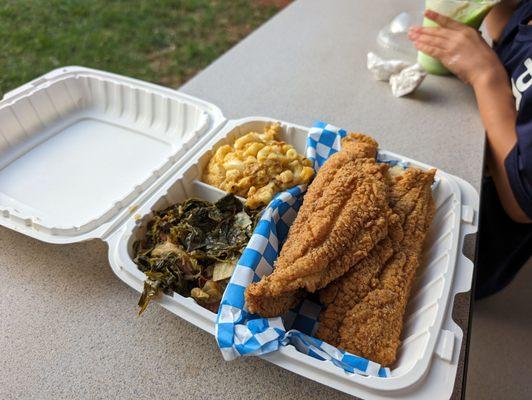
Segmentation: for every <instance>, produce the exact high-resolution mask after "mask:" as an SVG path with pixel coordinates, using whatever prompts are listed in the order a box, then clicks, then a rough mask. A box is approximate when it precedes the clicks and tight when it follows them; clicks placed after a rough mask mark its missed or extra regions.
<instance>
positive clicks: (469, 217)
mask: <svg viewBox="0 0 532 400" xmlns="http://www.w3.org/2000/svg"><path fill="white" fill-rule="evenodd" d="M474 220H475V209H474V208H473V207H472V206H468V205H464V206H462V221H464V222H466V223H468V224H472V223H473V221H474Z"/></svg>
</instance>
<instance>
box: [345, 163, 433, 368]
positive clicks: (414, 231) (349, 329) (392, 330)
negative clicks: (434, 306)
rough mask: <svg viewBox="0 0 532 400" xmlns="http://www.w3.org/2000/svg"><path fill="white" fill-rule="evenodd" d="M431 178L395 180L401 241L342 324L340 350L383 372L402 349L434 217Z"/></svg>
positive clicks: (411, 175)
mask: <svg viewBox="0 0 532 400" xmlns="http://www.w3.org/2000/svg"><path fill="white" fill-rule="evenodd" d="M435 172H436V171H435V170H430V171H428V172H424V171H421V170H419V169H415V168H409V169H408V170H406V172H404V174H402V175H401V176H398V177H397V178H396V182H395V183H394V184H393V185H392V189H391V190H390V206H391V208H392V211H393V212H394V213H395V214H397V215H398V217H399V218H400V220H401V224H402V228H403V239H402V240H401V241H400V242H394V243H393V248H394V249H393V255H392V257H391V258H390V259H389V260H388V262H387V263H386V265H385V267H384V269H383V271H382V273H381V276H380V277H379V283H378V285H377V287H376V288H375V289H373V290H371V291H369V293H368V294H367V295H366V296H365V297H364V298H363V299H362V300H361V301H359V302H357V303H356V304H355V305H354V306H353V308H352V309H351V310H349V311H348V312H347V314H346V316H345V318H344V319H343V321H342V323H341V324H340V329H339V332H340V337H339V341H338V347H340V348H343V349H345V350H347V351H349V352H351V353H353V354H357V355H361V356H363V357H366V358H368V359H370V360H372V361H375V362H378V363H380V364H381V365H383V366H390V365H391V364H393V363H394V362H395V359H396V353H397V349H398V347H399V345H400V335H401V331H402V329H403V317H404V313H405V309H406V304H407V302H408V298H409V296H410V290H411V288H412V284H413V282H414V278H415V274H416V270H417V268H418V267H419V264H420V258H421V251H422V248H423V242H424V240H425V236H426V234H427V231H428V229H429V226H430V223H431V222H432V219H433V217H434V213H435V205H434V200H433V198H432V189H431V185H432V183H433V182H434V174H435Z"/></svg>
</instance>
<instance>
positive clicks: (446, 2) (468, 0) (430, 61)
mask: <svg viewBox="0 0 532 400" xmlns="http://www.w3.org/2000/svg"><path fill="white" fill-rule="evenodd" d="M498 2H499V0H425V8H426V9H427V10H432V11H436V12H437V13H439V14H442V15H445V16H447V17H450V18H452V19H454V20H456V21H458V22H461V23H463V24H466V25H468V26H471V27H472V28H475V29H478V28H479V27H480V24H482V21H483V20H484V17H485V16H486V15H487V14H488V12H490V10H491V9H492V8H493V6H495V5H496V4H497V3H498ZM423 26H428V27H434V26H438V25H437V24H436V23H435V22H434V21H431V20H430V19H428V18H424V19H423ZM417 61H418V63H419V64H420V65H421V67H423V69H424V70H425V71H427V72H428V73H429V74H435V75H446V74H449V70H448V69H447V68H445V67H444V66H443V64H442V63H441V62H440V61H438V60H437V59H435V58H433V57H430V56H428V55H426V54H425V53H422V52H421V51H420V52H418V56H417Z"/></svg>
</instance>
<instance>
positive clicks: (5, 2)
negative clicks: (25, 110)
mask: <svg viewBox="0 0 532 400" xmlns="http://www.w3.org/2000/svg"><path fill="white" fill-rule="evenodd" d="M280 3H283V2H279V1H264V0H263V1H257V0H129V1H126V0H108V1H106V0H1V1H0V98H1V95H2V93H5V92H7V91H9V90H11V89H14V88H15V87H17V86H19V85H21V84H23V83H25V82H28V81H30V80H31V79H33V78H35V77H37V76H39V75H42V74H43V73H46V72H48V71H50V70H52V69H54V68H57V67H59V66H65V65H82V66H86V67H93V68H98V69H103V70H107V71H110V72H116V73H119V74H123V75H128V76H131V77H135V78H139V79H143V80H147V81H151V82H155V83H159V84H162V85H165V86H169V87H178V86H180V85H181V84H182V83H183V82H185V81H186V80H187V79H189V78H190V77H191V76H193V75H194V74H195V73H196V72H198V71H199V70H201V69H202V68H204V67H205V66H207V65H208V64H209V63H210V62H212V61H213V60H214V59H215V58H217V57H218V56H219V55H220V54H222V53H223V52H225V51H226V50H227V49H229V48H230V47H231V46H233V45H234V44H235V43H237V42H238V41H239V40H241V39H242V38H243V37H244V36H246V35H247V34H248V33H250V32H251V31H252V30H254V29H255V28H256V27H257V26H259V25H260V24H262V23H263V22H264V21H265V20H267V19H268V18H270V17H271V16H272V15H273V14H274V13H275V12H277V11H278V9H279V8H280V7H281V4H280Z"/></svg>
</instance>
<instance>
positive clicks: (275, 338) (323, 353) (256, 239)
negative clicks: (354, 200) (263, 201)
mask: <svg viewBox="0 0 532 400" xmlns="http://www.w3.org/2000/svg"><path fill="white" fill-rule="evenodd" d="M346 134H347V132H346V131H345V130H343V129H339V128H337V127H335V126H332V125H329V124H326V123H324V122H317V123H316V124H315V125H314V127H313V128H311V130H310V131H309V134H308V138H307V149H306V156H307V158H308V159H309V160H310V161H311V162H312V163H313V166H314V169H315V170H316V171H318V170H319V168H320V167H321V166H322V165H323V164H324V163H325V161H327V159H328V158H329V157H330V156H331V155H332V154H334V153H336V152H337V151H338V150H339V149H340V146H341V143H340V140H341V138H343V137H344V136H346ZM385 162H387V161H385ZM305 190H306V186H296V187H293V188H291V189H289V190H287V191H285V192H282V193H279V194H278V195H277V196H276V197H274V199H273V200H272V202H271V203H270V204H269V205H268V207H267V208H266V209H265V210H264V212H263V214H262V216H261V218H260V220H259V222H258V224H257V227H256V228H255V231H254V232H253V235H252V237H251V239H250V241H249V243H248V245H247V246H246V248H245V249H244V252H243V253H242V256H241V257H240V259H239V261H238V263H237V266H236V267H235V271H234V272H233V276H232V277H231V279H230V281H229V284H228V285H227V288H226V290H225V293H224V295H223V297H222V301H221V303H220V308H219V310H218V316H217V320H216V332H215V335H216V340H217V342H218V346H219V348H220V350H221V352H222V355H223V357H224V358H225V359H226V360H233V359H235V358H237V357H240V356H246V355H261V354H266V353H270V352H272V351H275V350H277V349H279V347H280V346H288V345H292V346H294V347H295V348H296V349H297V350H298V351H299V352H301V353H304V354H307V355H309V356H311V357H314V358H316V359H318V360H323V361H325V360H327V361H329V362H331V363H333V364H334V365H336V366H337V367H339V368H342V369H343V370H344V371H346V372H348V373H359V374H362V375H372V376H379V377H389V376H390V370H389V369H388V368H382V367H381V366H380V365H379V364H377V363H375V362H372V361H369V360H367V359H365V358H362V357H359V356H356V355H354V354H350V353H348V352H345V351H343V350H340V349H338V348H336V347H333V346H331V345H329V344H327V343H325V342H323V341H322V340H319V339H316V338H315V337H313V336H312V335H313V334H314V332H315V331H316V329H317V325H318V316H319V314H320V311H321V305H320V303H319V302H318V301H317V297H316V296H315V295H310V296H309V297H308V298H306V299H305V300H303V301H302V302H301V303H300V304H299V305H298V306H296V307H295V308H294V309H292V310H290V311H289V312H288V313H286V314H285V315H284V316H283V317H282V318H281V317H276V318H262V317H260V316H259V315H256V314H250V313H249V312H248V311H247V309H246V306H245V299H244V292H245V290H246V287H247V286H248V285H249V284H250V283H251V282H258V281H259V280H260V279H261V278H262V276H264V275H269V274H270V273H271V272H272V271H273V265H274V262H275V260H276V259H277V256H278V254H279V252H280V250H281V246H282V244H283V243H284V241H285V239H286V236H287V234H288V229H289V227H290V225H291V223H292V222H293V221H294V219H295V217H296V215H297V212H298V210H299V207H300V206H301V204H302V202H303V195H304V194H305Z"/></svg>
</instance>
